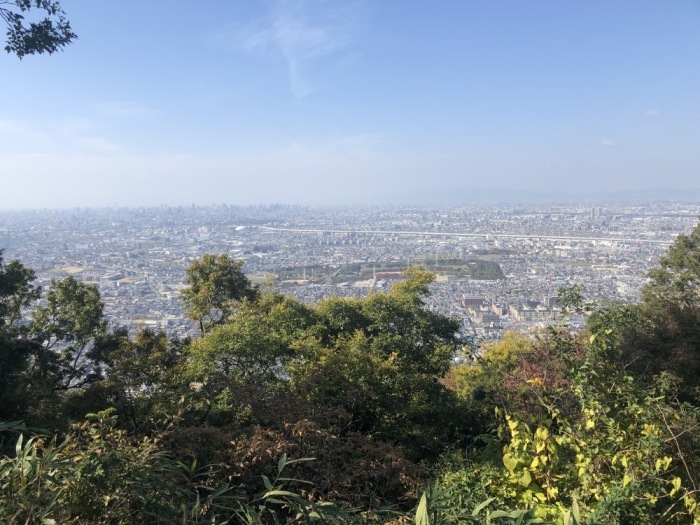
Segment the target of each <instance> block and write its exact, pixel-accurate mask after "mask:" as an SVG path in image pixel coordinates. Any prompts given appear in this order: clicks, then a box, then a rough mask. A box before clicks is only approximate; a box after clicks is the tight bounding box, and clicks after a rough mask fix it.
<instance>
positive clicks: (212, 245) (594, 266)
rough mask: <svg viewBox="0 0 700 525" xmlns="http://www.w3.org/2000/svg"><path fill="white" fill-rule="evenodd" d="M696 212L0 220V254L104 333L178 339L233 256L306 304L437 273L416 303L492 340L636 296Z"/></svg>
mask: <svg viewBox="0 0 700 525" xmlns="http://www.w3.org/2000/svg"><path fill="white" fill-rule="evenodd" d="M699 215H700V205H698V204H694V203H672V202H670V203H669V202H665V203H664V202H659V203H642V204H610V203H607V204H596V205H590V204H589V205H585V206H584V205H573V206H572V205H521V206H514V205H510V206H471V207H469V206H463V207H457V206H454V207H410V206H401V207H372V208H305V207H300V206H283V205H279V206H248V207H239V206H228V205H217V206H205V207H202V206H179V207H172V206H161V207H158V208H107V209H89V208H83V209H71V210H33V211H3V212H0V249H3V250H4V252H5V253H4V258H5V259H14V258H17V259H20V260H21V261H22V263H23V264H25V266H28V267H31V268H33V269H34V270H35V271H36V274H37V280H38V283H39V284H40V285H42V286H48V285H50V282H51V279H57V278H62V277H65V276H68V275H72V276H74V277H75V278H76V279H79V280H82V281H84V282H87V283H93V284H95V285H97V286H98V287H99V289H100V292H101V294H102V297H103V301H104V304H105V312H106V314H107V316H108V317H109V319H110V320H111V322H112V323H113V324H115V325H117V324H118V325H122V326H127V327H129V328H130V329H132V330H137V329H139V328H142V327H146V326H148V327H153V328H156V329H163V330H167V331H169V332H171V333H174V334H178V335H186V334H190V335H191V334H193V333H194V330H195V329H196V327H195V326H193V324H192V323H191V322H190V321H189V320H188V319H187V318H186V316H185V314H184V313H183V306H182V303H181V302H180V299H179V292H180V290H181V289H182V287H183V285H184V279H185V269H186V268H187V266H188V265H189V264H190V263H191V261H192V260H193V259H197V258H199V257H201V256H202V255H203V254H205V253H228V254H230V255H231V256H232V257H233V258H234V259H243V260H244V261H245V267H244V269H245V271H246V272H247V273H248V275H249V276H250V277H251V279H253V280H254V281H256V282H259V283H261V285H263V286H276V287H278V288H279V289H280V290H281V291H283V292H285V293H289V294H292V295H294V296H296V297H298V298H299V299H300V300H302V301H305V302H315V301H318V300H321V299H323V298H324V297H327V296H330V295H333V294H335V295H341V296H363V295H366V294H369V293H374V292H376V291H378V290H385V289H387V288H388V287H389V286H391V284H392V282H394V281H395V280H396V279H397V278H399V276H400V272H401V271H402V270H403V269H404V268H406V267H409V266H411V265H414V264H422V265H424V266H425V267H427V268H428V269H431V270H434V271H435V272H436V274H437V277H438V278H437V280H436V282H435V283H434V284H433V288H432V295H431V296H430V297H429V298H428V299H427V307H428V308H431V309H433V310H435V311H437V312H440V313H444V314H447V315H454V316H457V317H459V318H460V319H461V320H462V326H463V329H464V331H465V333H466V334H468V335H471V336H473V337H477V338H483V339H490V338H494V337H499V336H500V334H501V333H502V332H503V331H504V330H519V331H522V330H530V329H533V328H537V327H541V326H545V325H547V324H551V323H556V322H562V318H561V309H560V305H559V304H557V291H558V289H559V288H560V287H563V286H570V285H580V286H581V288H582V292H583V295H584V297H585V298H586V300H587V301H590V302H594V303H597V304H598V305H605V304H607V303H610V302H615V301H635V300H637V299H638V297H639V294H640V291H641V289H642V287H643V285H644V282H645V275H646V272H647V271H648V270H649V269H650V268H651V267H653V266H654V265H655V264H656V263H657V261H658V259H659V257H660V256H662V255H663V253H664V252H665V251H666V249H667V248H668V246H669V245H670V244H671V243H672V242H673V241H674V239H675V238H676V236H677V235H678V234H679V233H688V232H690V231H691V230H692V229H693V227H695V225H696V224H697V221H698V216H699ZM479 261H481V262H484V261H488V263H489V264H492V265H497V266H498V267H500V272H499V273H500V276H499V278H484V279H479V278H473V277H470V272H469V271H468V270H469V265H470V264H471V265H474V264H477V263H478V262H479ZM460 265H461V267H462V270H464V271H462V270H458V268H460ZM566 321H567V322H572V323H579V322H581V320H580V319H576V318H571V317H567V318H566Z"/></svg>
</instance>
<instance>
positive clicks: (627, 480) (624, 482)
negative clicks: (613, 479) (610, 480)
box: [622, 474, 632, 487]
mask: <svg viewBox="0 0 700 525" xmlns="http://www.w3.org/2000/svg"><path fill="white" fill-rule="evenodd" d="M631 481H632V478H631V477H630V476H629V474H625V476H624V477H623V478H622V486H623V487H626V486H627V485H629V484H630V482H631Z"/></svg>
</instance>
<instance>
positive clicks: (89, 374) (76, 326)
mask: <svg viewBox="0 0 700 525" xmlns="http://www.w3.org/2000/svg"><path fill="white" fill-rule="evenodd" d="M102 310H103V305H102V301H101V299H100V292H99V291H98V289H97V287H96V286H94V285H88V284H84V283H81V282H79V281H76V280H75V279H74V278H73V277H66V278H65V279H62V280H53V281H51V286H50V288H49V289H48V291H47V292H46V306H38V307H36V308H35V309H34V311H33V313H32V323H31V326H30V332H31V334H32V337H33V338H34V339H35V340H37V341H40V342H42V352H41V353H42V355H41V357H40V360H39V361H40V362H41V364H42V365H41V368H40V369H39V370H38V371H37V375H38V377H36V379H35V380H36V381H37V382H40V383H42V384H43V389H44V392H41V393H38V395H48V394H50V393H53V392H54V391H56V390H67V389H71V388H77V387H79V386H83V385H85V384H87V383H89V382H90V381H92V380H94V379H95V378H96V374H95V373H94V372H93V371H91V366H90V364H91V363H90V362H89V360H88V359H87V355H86V353H87V352H88V350H89V346H90V345H91V344H92V343H93V341H94V338H95V337H96V336H99V335H100V334H102V333H103V332H104V330H105V328H106V324H107V322H106V320H105V318H104V316H103V312H102Z"/></svg>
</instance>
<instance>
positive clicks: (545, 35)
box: [0, 0, 700, 209]
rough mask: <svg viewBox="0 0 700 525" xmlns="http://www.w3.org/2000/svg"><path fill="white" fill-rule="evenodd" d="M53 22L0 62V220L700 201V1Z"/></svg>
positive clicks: (298, 9)
mask: <svg viewBox="0 0 700 525" xmlns="http://www.w3.org/2000/svg"><path fill="white" fill-rule="evenodd" d="M62 5H63V7H64V9H65V10H66V12H67V14H68V17H69V18H70V20H71V23H72V26H73V28H74V30H75V31H76V33H78V35H79V40H78V41H77V43H75V44H74V45H72V46H70V47H68V48H67V49H66V51H65V52H63V53H59V54H57V55H54V56H38V57H32V56H29V57H26V58H25V59H24V60H22V61H19V60H18V59H17V58H16V57H14V56H11V55H2V56H1V57H0V71H2V78H3V81H2V82H0V93H2V100H3V102H4V103H3V105H2V107H1V108H0V184H2V191H0V209H16V208H44V207H48V208H65V207H73V206H93V207H102V206H113V205H115V204H116V205H119V206H142V205H145V206H150V205H158V204H161V203H168V204H174V205H177V204H191V203H195V204H213V203H229V204H253V203H266V202H275V203H293V204H297V203H298V204H313V205H317V204H324V205H337V204H364V203H372V204H375V203H383V202H387V203H391V202H397V201H400V200H402V199H404V200H406V201H412V202H416V203H418V202H420V200H421V196H422V195H425V196H426V198H427V196H431V198H430V200H431V201H435V200H438V201H439V200H440V195H442V194H444V195H447V196H449V195H450V194H451V193H452V194H454V191H455V189H456V190H457V191H464V192H468V190H469V189H470V188H471V189H473V188H477V189H478V188H486V189H495V188H502V189H505V190H507V191H509V192H516V193H517V192H521V193H522V194H523V195H525V194H526V193H527V192H529V194H543V193H553V192H556V193H559V194H566V195H576V194H579V193H580V194H592V193H599V194H603V193H619V192H629V191H642V192H645V191H646V192H647V193H649V192H652V190H653V189H655V188H665V189H668V190H670V191H671V192H674V191H675V192H676V193H678V192H683V191H686V190H692V191H695V192H698V191H700V155H698V153H697V150H698V145H699V144H700V90H698V86H699V85H700V68H698V67H697V65H698V60H697V57H698V50H699V49H700V32H698V31H697V27H699V26H700V4H698V3H697V2H696V1H694V0H678V1H676V2H667V3H661V2H657V1H638V0H635V1H632V0H621V1H619V2H605V1H603V0H594V1H590V2H560V1H556V0H545V1H541V2H518V1H516V0H508V1H505V2H464V1H461V0H447V1H445V2H440V3H439V4H438V5H436V4H435V3H429V2H425V1H423V2H419V1H413V0H409V1H401V2H399V1H397V0H390V1H387V2H371V1H369V0H366V1H361V0H360V1H356V0H318V1H315V0H296V1H284V0H271V1H268V2H210V3H207V4H206V5H204V4H194V7H192V4H188V8H187V9H184V8H180V9H178V8H177V7H178V6H177V5H176V4H173V2H165V1H162V0H153V1H149V2H142V1H137V0H124V1H121V2H94V1H88V0H63V2H62ZM183 5H184V4H183ZM402 196H403V197H402ZM446 199H447V200H449V199H448V198H447V197H446Z"/></svg>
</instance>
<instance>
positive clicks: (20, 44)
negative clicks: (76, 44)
mask: <svg viewBox="0 0 700 525" xmlns="http://www.w3.org/2000/svg"><path fill="white" fill-rule="evenodd" d="M0 5H2V7H0V18H2V19H3V20H4V21H5V23H6V24H7V43H6V45H5V51H7V52H8V53H14V54H15V55H17V56H18V57H19V58H20V59H21V58H23V57H24V56H26V55H34V54H41V53H48V54H49V55H51V54H53V53H55V52H57V51H60V50H62V49H63V48H64V47H65V46H67V45H68V44H70V43H72V42H73V40H75V39H76V38H78V36H77V35H76V34H75V33H74V32H73V30H72V29H71V26H70V22H69V21H68V20H67V19H66V17H65V13H64V12H63V9H62V8H61V5H60V3H59V2H57V1H55V0H4V1H2V2H0ZM5 6H8V7H5ZM31 11H39V12H42V13H43V14H42V15H40V16H43V18H40V19H39V20H38V21H36V22H27V21H26V19H25V16H26V15H27V14H29V13H30V12H31Z"/></svg>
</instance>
